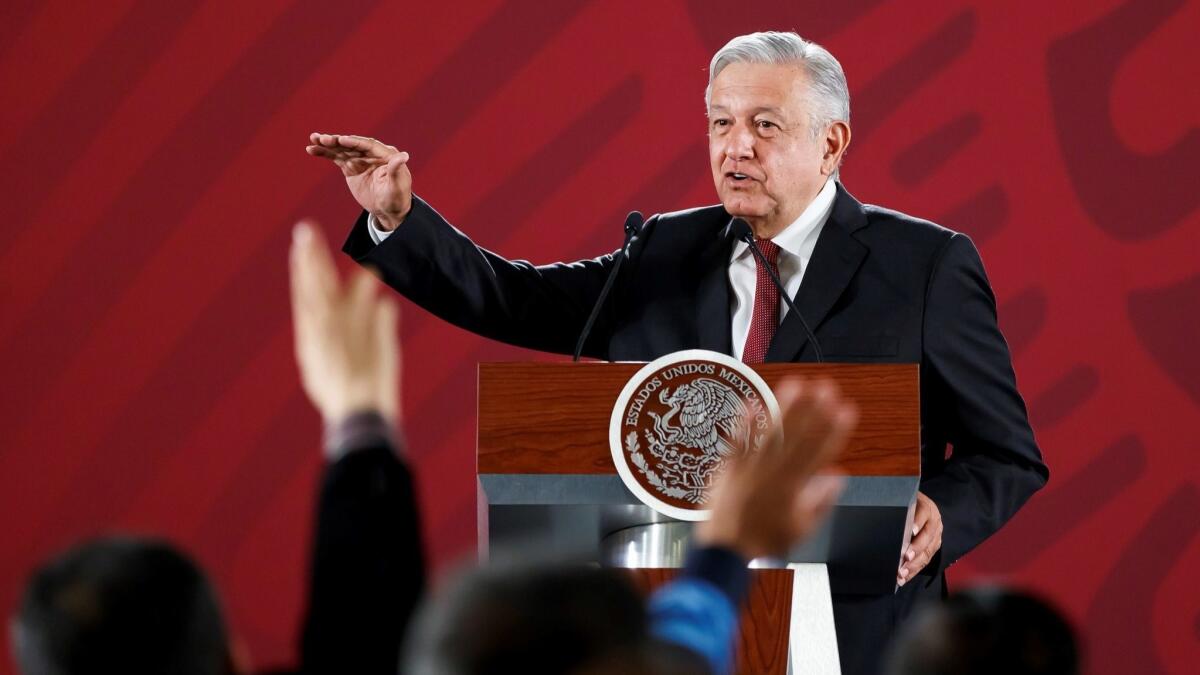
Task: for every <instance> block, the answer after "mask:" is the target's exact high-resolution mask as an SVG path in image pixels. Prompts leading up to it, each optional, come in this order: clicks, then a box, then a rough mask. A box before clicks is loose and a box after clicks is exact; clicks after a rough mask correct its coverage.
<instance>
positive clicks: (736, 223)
mask: <svg viewBox="0 0 1200 675" xmlns="http://www.w3.org/2000/svg"><path fill="white" fill-rule="evenodd" d="M729 231H730V233H731V234H733V236H734V237H736V238H738V239H740V240H741V241H744V242H746V243H747V244H749V246H750V250H751V251H752V252H753V253H754V257H755V258H756V259H757V260H758V264H759V265H762V266H763V267H764V268H766V270H767V273H768V274H770V275H771V281H773V282H775V288H777V289H779V295H780V296H782V297H783V301H784V302H786V303H787V306H788V309H790V310H792V313H793V314H795V315H796V318H797V319H800V327H801V328H803V329H804V334H805V335H806V336H807V337H808V341H809V342H811V343H812V346H813V351H814V352H816V353H817V363H823V362H824V361H825V359H824V358H823V357H822V356H821V343H820V342H817V336H816V335H813V332H812V330H811V329H810V328H809V327H808V322H807V321H805V320H804V315H802V314H801V313H800V310H798V309H796V304H795V303H794V302H792V299H791V297H789V296H788V292H787V289H786V288H784V287H783V282H782V281H780V280H779V275H778V274H776V273H775V269H774V268H773V267H771V264H770V263H768V262H767V257H766V256H764V255H763V252H762V251H760V250H758V246H757V245H756V244H755V243H754V231H753V230H751V229H750V223H747V222H746V221H744V220H742V219H741V218H734V219H732V220H730V221H729Z"/></svg>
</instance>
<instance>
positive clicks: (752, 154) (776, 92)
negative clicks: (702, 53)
mask: <svg viewBox="0 0 1200 675" xmlns="http://www.w3.org/2000/svg"><path fill="white" fill-rule="evenodd" d="M808 112H809V106H808V78H807V76H806V75H805V73H804V69H803V68H802V67H800V66H795V65H768V64H758V63H734V64H731V65H729V66H727V67H726V68H725V69H724V70H722V71H721V72H720V74H718V75H717V77H716V78H715V79H714V80H713V83H712V95H711V101H710V102H709V106H708V154H709V159H710V161H711V164H712V172H713V182H715V183H716V186H717V194H718V195H720V197H721V203H722V204H724V205H725V210H726V211H728V212H729V213H730V215H734V216H740V217H742V218H745V219H746V221H747V222H749V223H750V224H751V225H752V226H754V229H755V232H756V233H758V234H759V235H760V236H764V233H766V234H765V236H774V235H775V234H777V233H778V231H779V230H781V229H782V228H784V227H787V226H788V225H789V224H791V223H792V221H794V220H795V219H796V218H798V217H800V214H801V213H802V212H803V211H804V208H805V207H806V206H808V204H809V202H811V201H812V200H813V198H814V197H816V195H817V193H818V192H819V191H820V190H821V187H822V186H823V185H824V184H825V180H826V179H827V177H828V176H827V175H826V174H825V173H823V172H822V165H823V155H824V153H823V149H822V148H823V145H824V143H822V142H821V141H823V139H822V138H821V136H820V135H819V136H818V138H816V139H814V138H813V135H812V133H811V126H810V124H811V122H810V119H811V118H810V117H809V114H808Z"/></svg>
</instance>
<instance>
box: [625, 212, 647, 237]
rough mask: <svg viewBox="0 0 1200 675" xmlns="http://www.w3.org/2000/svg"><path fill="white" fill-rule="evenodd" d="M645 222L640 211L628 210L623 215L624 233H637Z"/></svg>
mask: <svg viewBox="0 0 1200 675" xmlns="http://www.w3.org/2000/svg"><path fill="white" fill-rule="evenodd" d="M645 222H646V219H645V218H643V217H642V212H641V211H630V212H629V215H627V216H625V234H627V235H630V234H637V233H638V232H639V231H641V229H642V225H643V224H645Z"/></svg>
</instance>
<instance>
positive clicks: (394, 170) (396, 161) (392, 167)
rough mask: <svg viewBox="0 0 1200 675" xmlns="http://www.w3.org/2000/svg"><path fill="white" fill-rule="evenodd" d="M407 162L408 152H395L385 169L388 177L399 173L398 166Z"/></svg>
mask: <svg viewBox="0 0 1200 675" xmlns="http://www.w3.org/2000/svg"><path fill="white" fill-rule="evenodd" d="M407 163H408V153H407V152H398V153H396V154H395V155H393V156H392V158H391V159H389V160H388V162H387V169H386V171H387V175H388V176H389V177H395V176H396V175H397V174H399V173H400V167H402V166H404V165H405V164H407Z"/></svg>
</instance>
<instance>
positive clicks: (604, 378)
mask: <svg viewBox="0 0 1200 675" xmlns="http://www.w3.org/2000/svg"><path fill="white" fill-rule="evenodd" d="M642 365H643V364H640V363H542V362H530V363H481V364H480V365H479V438H478V442H479V444H478V448H479V455H478V471H479V473H485V474H506V473H522V474H525V473H527V474H614V473H616V469H615V468H614V467H613V463H612V455H611V454H610V451H609V446H608V427H609V418H610V416H611V414H612V409H613V406H614V405H615V404H616V400H617V397H618V396H619V395H620V393H621V389H622V388H623V387H624V386H625V383H626V382H627V381H628V380H629V378H630V377H632V376H633V374H634V373H636V372H637V371H638V370H639V369H640V368H641V367H642ZM754 369H755V370H756V371H757V372H758V373H759V374H760V375H761V376H762V378H763V380H765V381H766V382H767V384H768V385H770V386H771V387H772V388H774V387H775V386H776V385H777V384H778V383H779V381H780V380H782V379H783V378H785V377H787V376H789V375H797V376H800V377H803V378H806V379H811V378H818V377H826V378H829V379H832V380H834V381H836V382H837V383H838V385H839V386H840V387H841V390H842V393H843V395H845V396H846V397H847V398H849V399H850V400H852V401H854V402H855V403H856V404H857V405H858V409H859V424H858V428H857V429H856V430H855V433H854V435H853V436H852V437H851V439H850V442H849V443H848V444H847V447H846V449H845V451H844V452H843V453H842V454H841V456H840V457H839V458H838V460H837V461H836V465H837V466H838V467H839V468H840V469H841V470H842V471H843V472H845V473H846V474H847V475H851V476H915V475H917V474H918V473H919V472H920V398H919V387H918V381H917V377H918V370H917V366H916V364H829V363H824V364H816V363H813V364H808V363H768V364H762V365H760V366H757V367H755V368H754Z"/></svg>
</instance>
